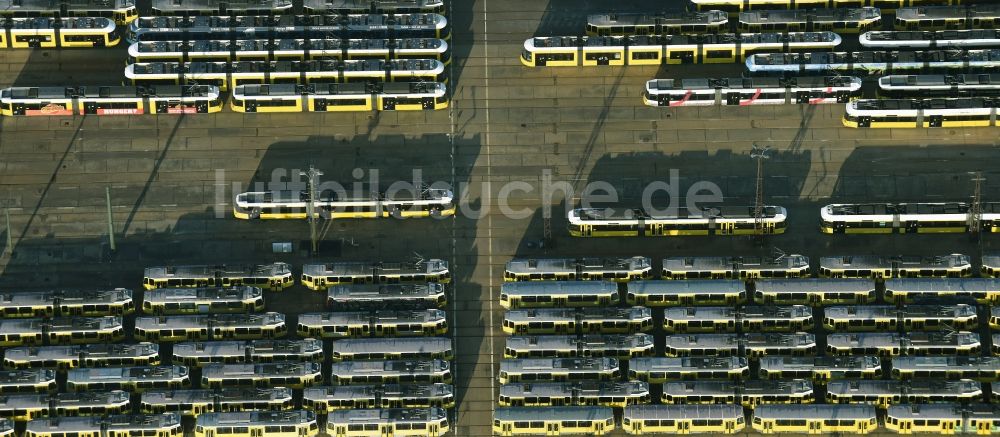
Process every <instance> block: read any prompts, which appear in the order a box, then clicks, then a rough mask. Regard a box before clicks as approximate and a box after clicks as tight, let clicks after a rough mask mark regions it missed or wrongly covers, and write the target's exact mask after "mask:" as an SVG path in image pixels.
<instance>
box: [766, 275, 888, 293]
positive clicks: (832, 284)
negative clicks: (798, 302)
mask: <svg viewBox="0 0 1000 437" xmlns="http://www.w3.org/2000/svg"><path fill="white" fill-rule="evenodd" d="M755 288H756V291H757V292H763V293H809V292H833V293H845V292H846V293H868V292H872V291H874V290H875V283H873V282H872V281H871V280H869V279H850V278H848V279H841V278H838V279H832V278H802V279H760V280H758V281H756V282H755Z"/></svg>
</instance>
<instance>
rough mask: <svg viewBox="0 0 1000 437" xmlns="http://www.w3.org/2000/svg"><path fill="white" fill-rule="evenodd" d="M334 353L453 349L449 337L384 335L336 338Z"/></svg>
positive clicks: (333, 347) (332, 348) (434, 351)
mask: <svg viewBox="0 0 1000 437" xmlns="http://www.w3.org/2000/svg"><path fill="white" fill-rule="evenodd" d="M330 350H331V352H332V353H337V352H340V353H364V352H370V353H394V352H395V353H404V354H407V353H437V352H441V351H450V350H451V339H450V338H447V337H382V338H345V339H342V340H334V341H333V345H332V346H331V349H330Z"/></svg>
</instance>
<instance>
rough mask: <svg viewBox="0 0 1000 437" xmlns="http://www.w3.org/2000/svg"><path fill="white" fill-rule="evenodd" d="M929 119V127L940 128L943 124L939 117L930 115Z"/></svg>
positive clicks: (941, 118)
mask: <svg viewBox="0 0 1000 437" xmlns="http://www.w3.org/2000/svg"><path fill="white" fill-rule="evenodd" d="M929 118H930V121H929V124H930V127H941V125H942V124H944V117H942V116H940V115H932V116H930V117H929Z"/></svg>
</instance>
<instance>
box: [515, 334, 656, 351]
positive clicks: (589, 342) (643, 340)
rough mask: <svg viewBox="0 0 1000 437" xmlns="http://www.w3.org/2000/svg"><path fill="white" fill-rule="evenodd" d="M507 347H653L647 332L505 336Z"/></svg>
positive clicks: (603, 348)
mask: <svg viewBox="0 0 1000 437" xmlns="http://www.w3.org/2000/svg"><path fill="white" fill-rule="evenodd" d="M506 344H507V347H508V348H515V349H521V350H530V349H560V350H562V349H567V348H570V349H582V350H591V351H593V350H607V349H620V348H637V347H648V348H653V347H654V342H653V336H652V335H649V334H630V335H598V334H587V335H581V336H576V335H528V336H511V337H507V340H506Z"/></svg>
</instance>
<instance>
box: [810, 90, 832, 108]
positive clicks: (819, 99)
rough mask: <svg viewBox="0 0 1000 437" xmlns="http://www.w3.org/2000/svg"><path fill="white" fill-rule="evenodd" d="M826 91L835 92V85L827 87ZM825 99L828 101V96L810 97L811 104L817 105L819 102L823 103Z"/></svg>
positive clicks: (828, 92)
mask: <svg viewBox="0 0 1000 437" xmlns="http://www.w3.org/2000/svg"><path fill="white" fill-rule="evenodd" d="M826 93H827V94H831V93H833V87H826ZM824 101H826V97H820V98H816V99H809V104H810V105H816V104H819V103H823V102H824Z"/></svg>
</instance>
